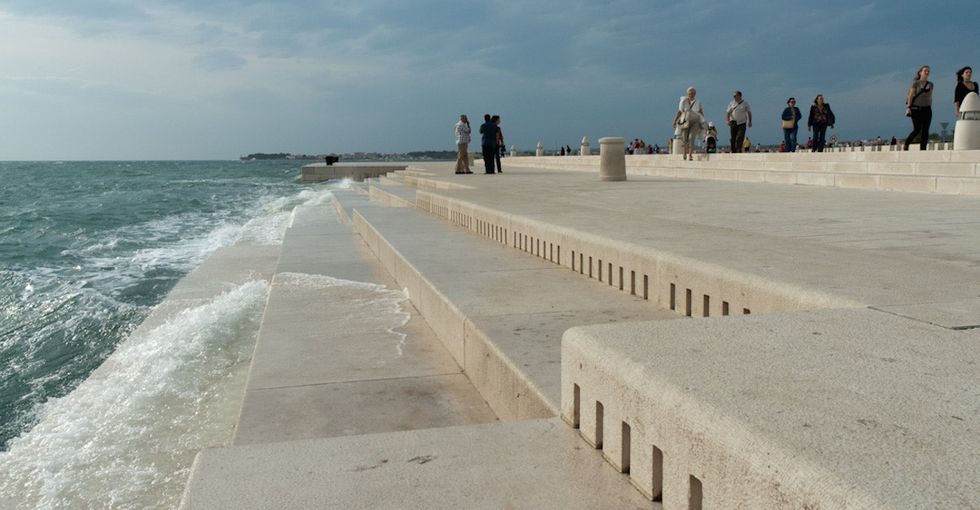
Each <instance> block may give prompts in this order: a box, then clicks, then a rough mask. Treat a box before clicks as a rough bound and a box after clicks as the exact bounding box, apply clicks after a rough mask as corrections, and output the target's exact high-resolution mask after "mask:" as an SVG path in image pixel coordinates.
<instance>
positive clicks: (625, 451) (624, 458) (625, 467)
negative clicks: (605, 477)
mask: <svg viewBox="0 0 980 510" xmlns="http://www.w3.org/2000/svg"><path fill="white" fill-rule="evenodd" d="M622 432H623V434H622V438H623V440H622V444H620V446H621V448H620V452H619V466H620V467H619V470H620V472H623V473H629V472H630V441H631V439H632V438H631V437H630V424H629V423H626V422H625V421H624V422H623V430H622Z"/></svg>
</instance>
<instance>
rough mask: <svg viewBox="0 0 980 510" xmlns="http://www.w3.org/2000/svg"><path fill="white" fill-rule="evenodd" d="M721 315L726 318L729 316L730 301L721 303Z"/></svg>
mask: <svg viewBox="0 0 980 510" xmlns="http://www.w3.org/2000/svg"><path fill="white" fill-rule="evenodd" d="M721 314H722V315H724V316H726V317H727V316H728V301H722V302H721Z"/></svg>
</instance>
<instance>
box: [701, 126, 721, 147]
mask: <svg viewBox="0 0 980 510" xmlns="http://www.w3.org/2000/svg"><path fill="white" fill-rule="evenodd" d="M704 151H705V152H707V153H708V154H714V153H716V152H718V130H717V129H716V128H715V123H714V122H709V123H708V129H707V130H706V132H705V134H704Z"/></svg>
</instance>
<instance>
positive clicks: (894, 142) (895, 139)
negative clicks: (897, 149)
mask: <svg viewBox="0 0 980 510" xmlns="http://www.w3.org/2000/svg"><path fill="white" fill-rule="evenodd" d="M888 145H898V138H895V136H894V135H893V136H892V139H891V142H889V143H888Z"/></svg>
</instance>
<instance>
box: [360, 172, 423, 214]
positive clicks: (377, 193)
mask: <svg viewBox="0 0 980 510" xmlns="http://www.w3.org/2000/svg"><path fill="white" fill-rule="evenodd" d="M370 194H371V200H372V201H374V202H375V203H379V204H382V205H385V206H388V207H415V188H413V187H409V186H406V185H405V184H402V183H401V182H397V181H391V180H390V179H388V180H386V179H385V178H384V177H382V178H381V180H380V182H379V183H377V184H371V192H370Z"/></svg>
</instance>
